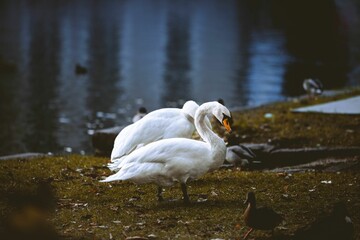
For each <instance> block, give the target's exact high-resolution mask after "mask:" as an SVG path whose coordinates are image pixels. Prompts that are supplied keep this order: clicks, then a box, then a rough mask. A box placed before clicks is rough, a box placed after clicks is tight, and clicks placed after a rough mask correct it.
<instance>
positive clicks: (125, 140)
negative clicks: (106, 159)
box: [111, 108, 195, 162]
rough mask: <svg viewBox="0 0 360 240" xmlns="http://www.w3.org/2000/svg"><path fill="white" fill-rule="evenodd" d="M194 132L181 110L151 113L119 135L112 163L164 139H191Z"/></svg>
mask: <svg viewBox="0 0 360 240" xmlns="http://www.w3.org/2000/svg"><path fill="white" fill-rule="evenodd" d="M194 130H195V127H194V125H193V124H192V123H191V122H190V121H188V120H187V119H186V117H185V116H184V114H183V113H182V112H181V111H180V109H171V108H168V109H160V110H157V111H154V112H151V113H149V114H148V115H146V116H145V117H143V118H142V119H141V120H139V121H137V122H135V123H133V124H131V125H129V126H127V127H126V128H124V129H123V130H122V131H121V132H120V133H119V134H118V136H117V137H116V139H115V141H114V147H113V150H112V153H111V161H112V162H116V161H117V159H119V158H121V157H123V156H124V155H127V154H129V153H131V152H132V151H134V150H135V149H137V148H139V146H143V145H146V144H148V143H150V142H154V141H158V140H160V139H163V138H172V137H186V138H190V137H191V136H192V133H193V132H194Z"/></svg>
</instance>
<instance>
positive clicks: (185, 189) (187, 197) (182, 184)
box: [181, 183, 190, 203]
mask: <svg viewBox="0 0 360 240" xmlns="http://www.w3.org/2000/svg"><path fill="white" fill-rule="evenodd" d="M181 190H182V192H183V197H184V202H185V203H190V200H189V195H188V193H187V187H186V183H181Z"/></svg>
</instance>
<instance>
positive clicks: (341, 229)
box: [293, 202, 354, 240]
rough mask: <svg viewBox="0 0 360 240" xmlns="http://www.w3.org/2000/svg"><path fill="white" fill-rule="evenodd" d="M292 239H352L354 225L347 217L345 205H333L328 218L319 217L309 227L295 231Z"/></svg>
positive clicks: (338, 203) (340, 203) (339, 203)
mask: <svg viewBox="0 0 360 240" xmlns="http://www.w3.org/2000/svg"><path fill="white" fill-rule="evenodd" d="M293 239H294V240H305V239H309V240H315V239H328V240H339V239H341V240H350V239H354V224H353V222H352V221H351V218H350V217H349V213H348V211H347V209H346V205H345V203H344V202H337V203H335V204H334V206H333V209H332V212H331V213H330V214H329V215H328V216H323V217H320V218H318V219H316V220H315V221H314V222H312V223H310V224H309V225H307V226H305V227H303V228H301V229H299V230H297V231H296V232H295V234H294V238H293Z"/></svg>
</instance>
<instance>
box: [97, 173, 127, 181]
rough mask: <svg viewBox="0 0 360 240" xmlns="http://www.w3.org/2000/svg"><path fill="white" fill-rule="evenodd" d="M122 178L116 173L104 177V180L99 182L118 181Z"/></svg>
mask: <svg viewBox="0 0 360 240" xmlns="http://www.w3.org/2000/svg"><path fill="white" fill-rule="evenodd" d="M119 180H124V179H122V177H121V176H118V175H117V174H113V175H110V176H108V177H107V178H105V179H104V180H101V181H100V182H112V181H119Z"/></svg>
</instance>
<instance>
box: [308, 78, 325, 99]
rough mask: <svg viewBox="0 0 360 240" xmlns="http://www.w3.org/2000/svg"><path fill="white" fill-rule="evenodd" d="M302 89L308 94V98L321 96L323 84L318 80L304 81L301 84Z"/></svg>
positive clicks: (309, 79)
mask: <svg viewBox="0 0 360 240" xmlns="http://www.w3.org/2000/svg"><path fill="white" fill-rule="evenodd" d="M303 88H304V90H305V91H306V93H307V94H308V96H309V98H312V97H314V96H317V95H321V94H322V92H323V90H324V89H323V84H322V82H321V81H320V80H318V79H311V78H308V79H305V80H304V82H303Z"/></svg>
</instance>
